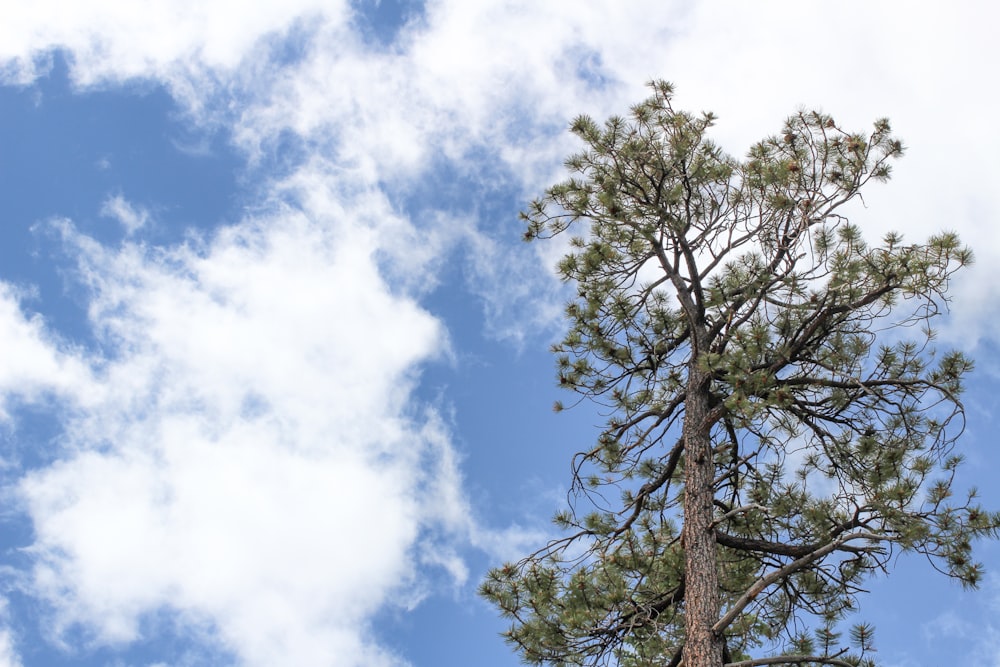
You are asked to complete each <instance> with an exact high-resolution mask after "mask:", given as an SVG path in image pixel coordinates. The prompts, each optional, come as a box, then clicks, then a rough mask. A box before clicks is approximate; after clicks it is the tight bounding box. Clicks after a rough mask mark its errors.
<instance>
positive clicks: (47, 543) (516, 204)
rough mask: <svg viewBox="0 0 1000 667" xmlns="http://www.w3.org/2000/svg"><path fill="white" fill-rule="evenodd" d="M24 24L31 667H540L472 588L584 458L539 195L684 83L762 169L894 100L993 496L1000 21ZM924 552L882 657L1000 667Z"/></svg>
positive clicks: (949, 17)
mask: <svg viewBox="0 0 1000 667" xmlns="http://www.w3.org/2000/svg"><path fill="white" fill-rule="evenodd" d="M16 5H17V6H16V7H13V8H5V10H4V14H5V16H4V21H3V23H2V24H0V121H2V122H0V234H2V235H3V236H2V239H0V483H2V490H3V500H4V503H3V505H2V507H3V511H2V512H0V667H9V666H16V665H21V666H24V667H35V666H41V665H45V666H49V665H53V666H58V665H74V666H76V665H86V666H89V665H101V666H105V665H107V666H114V667H125V666H128V667H133V666H134V667H140V666H141V667H154V666H157V667H159V666H163V665H178V666H191V667H195V666H201V665H239V666H247V667H258V666H264V665H276V664H281V665H302V666H303V667H312V666H314V665H316V666H318V665H324V666H325V665H335V666H337V667H362V666H363V667H388V666H393V667H395V666H400V665H413V666H415V667H449V666H451V665H454V666H459V665H461V666H465V665H470V664H471V665H484V666H490V667H492V666H496V667H509V666H513V665H516V664H518V661H517V659H516V656H514V655H513V654H512V653H510V652H509V650H508V648H507V647H506V646H505V645H504V644H503V642H502V641H501V640H500V639H499V637H498V632H499V631H500V630H502V628H503V623H502V622H501V621H500V620H499V619H498V618H497V617H496V615H495V613H494V611H493V609H492V608H490V607H488V606H487V605H486V604H485V603H484V602H482V601H480V600H479V599H478V598H477V597H476V595H475V588H476V585H477V584H478V582H479V580H480V578H481V577H482V575H483V574H484V572H485V571H486V569H487V568H488V567H489V566H490V565H492V564H496V563H498V562H500V561H502V560H503V559H507V558H514V557H517V556H519V555H521V554H523V553H525V552H526V551H528V550H530V549H531V548H533V547H535V546H538V545H540V544H541V543H542V542H543V541H544V540H545V539H546V537H547V536H548V535H549V534H550V531H551V528H550V524H549V521H548V519H549V517H550V516H551V514H552V512H553V511H554V510H556V509H557V508H559V507H560V506H561V505H562V504H563V503H564V502H565V493H566V488H567V484H568V482H569V471H570V464H569V462H570V457H571V455H572V453H573V452H575V451H577V450H578V449H581V448H583V447H586V446H588V445H589V444H590V442H591V440H592V439H593V438H594V437H595V435H596V432H597V425H598V424H599V423H600V420H601V418H600V416H599V415H598V414H597V413H596V412H595V411H594V410H593V409H592V408H590V407H588V406H586V405H584V406H580V407H579V408H577V409H574V410H571V411H568V412H565V413H562V414H559V415H556V414H554V413H553V412H552V411H551V405H552V403H553V401H555V400H556V399H560V398H565V397H563V396H560V395H559V392H558V391H557V388H556V387H555V383H554V381H553V378H554V372H553V360H552V359H551V358H550V355H549V354H548V352H547V348H548V345H549V344H550V343H551V342H552V340H553V339H554V338H555V337H556V336H558V333H559V330H560V309H561V302H562V299H563V293H562V288H561V286H560V285H559V284H558V282H557V281H555V280H554V279H553V276H552V273H551V270H550V269H551V266H552V263H553V262H554V260H555V259H556V258H557V257H558V255H559V248H558V246H556V245H552V246H548V247H547V246H544V245H539V244H535V245H531V246H528V245H524V244H522V243H520V241H519V238H520V234H521V230H520V228H519V225H518V222H517V213H518V211H519V210H520V208H521V207H523V206H524V204H525V202H526V201H528V200H529V199H530V198H532V197H533V196H535V195H537V194H538V193H540V192H541V191H542V190H543V189H544V188H545V187H546V186H547V185H549V184H550V183H552V182H554V181H555V180H557V179H558V178H559V177H560V175H561V163H562V159H563V157H564V156H565V155H566V154H567V153H568V152H570V151H572V150H573V149H574V146H575V144H574V142H573V139H572V137H571V136H570V135H569V134H568V133H567V132H566V127H567V125H568V123H569V121H570V119H571V118H572V117H574V116H575V115H577V114H578V113H581V112H585V113H590V114H592V115H594V116H595V117H599V118H601V117H605V116H607V115H609V114H611V113H617V112H621V111H623V110H624V109H626V108H627V107H628V106H629V105H630V104H632V103H634V102H636V101H638V100H640V99H642V98H643V97H644V96H645V90H644V87H643V86H644V83H645V82H646V81H647V80H649V79H651V78H666V79H669V80H672V81H673V82H674V83H675V84H676V85H677V89H678V95H677V102H678V105H679V106H680V107H682V108H688V109H692V110H702V109H706V110H709V109H710V110H713V111H715V112H716V113H717V114H718V115H719V117H720V120H719V122H718V125H717V127H716V128H715V130H716V131H715V135H714V136H715V138H716V139H717V140H718V141H719V142H720V143H721V144H722V145H723V146H724V147H725V148H726V149H727V150H728V151H730V152H731V153H734V154H737V155H740V154H742V153H743V152H744V151H745V150H746V148H747V147H748V146H749V145H750V144H751V143H752V142H753V141H754V140H756V139H758V138H760V137H763V136H765V135H766V134H769V133H771V132H775V131H777V130H778V129H779V128H780V126H781V122H782V120H783V119H784V117H785V116H786V115H788V114H790V113H792V112H794V111H795V110H796V109H798V108H799V107H800V106H803V105H805V106H815V107H821V108H823V109H824V110H825V111H827V112H829V113H831V114H833V115H834V116H835V117H836V118H838V120H839V121H840V122H842V123H843V124H844V125H847V126H851V127H856V128H858V129H863V128H866V127H868V126H870V123H871V121H873V120H874V119H875V118H877V117H880V116H888V117H890V118H891V119H892V121H893V124H894V128H895V129H896V131H897V132H898V134H899V135H900V136H901V137H903V139H904V140H905V143H906V145H907V147H908V152H907V155H906V157H904V159H903V160H901V161H900V162H899V164H898V167H897V169H896V172H895V175H894V179H893V181H892V182H890V184H889V185H886V186H878V187H877V188H876V189H875V190H871V191H870V192H869V193H867V194H866V200H865V202H864V205H863V206H862V205H859V206H856V207H855V208H854V209H853V210H852V211H850V214H851V217H852V219H854V220H855V221H857V222H859V223H860V224H862V226H863V228H864V229H865V232H866V234H870V235H871V236H872V237H877V236H880V235H881V234H882V233H883V232H884V231H886V230H889V229H898V230H900V231H902V232H903V233H904V234H905V235H906V237H907V238H908V239H912V240H915V241H916V240H919V239H921V238H922V237H925V236H927V235H929V234H930V233H933V232H934V231H937V230H939V229H942V228H944V229H954V230H957V231H958V232H959V233H960V234H961V235H962V237H963V238H964V239H965V240H966V241H967V242H968V243H969V244H971V245H972V247H973V248H974V250H975V252H976V255H977V259H978V261H977V263H976V264H975V266H974V267H972V268H971V269H969V270H968V271H966V272H965V275H963V276H961V277H960V279H959V280H958V281H957V283H956V284H955V286H954V291H953V294H954V299H953V302H952V304H951V313H950V315H949V317H948V319H947V320H946V321H945V322H943V323H942V326H941V330H940V336H939V341H940V343H941V344H942V345H947V346H958V347H961V348H962V349H964V350H966V351H968V352H969V353H970V354H971V355H972V356H974V357H975V358H976V360H977V370H976V372H975V375H974V377H973V378H972V380H971V381H970V383H969V387H968V393H967V395H966V406H967V411H968V417H969V423H968V428H967V432H966V435H965V436H964V438H963V439H962V441H961V447H962V449H963V452H964V453H965V454H966V455H967V459H968V463H967V464H966V466H965V467H964V468H963V470H962V477H961V485H962V486H969V485H978V486H979V488H980V490H981V491H982V495H983V498H984V500H985V502H986V504H988V505H990V506H992V507H994V508H1000V489H998V487H997V485H996V483H995V481H994V473H995V471H996V470H998V467H1000V453H998V451H997V447H996V444H995V436H994V434H995V433H996V431H997V429H998V427H1000V419H998V417H997V387H1000V347H998V344H1000V336H998V335H997V333H996V331H997V328H998V327H997V322H998V321H1000V287H998V286H1000V223H998V221H1000V204H998V202H997V200H996V197H995V195H994V192H995V184H996V183H997V182H998V181H1000V166H998V165H997V163H996V160H995V156H996V155H997V154H998V153H1000V139H998V138H997V137H996V136H995V135H996V133H995V132H993V131H992V121H993V115H994V110H995V109H996V108H997V106H998V103H1000V99H998V93H997V91H996V88H995V86H993V85H992V79H991V73H992V64H993V63H995V62H998V61H1000V46H998V44H997V41H996V39H995V37H994V35H993V30H994V28H993V26H995V25H996V19H997V18H998V17H997V16H996V15H995V13H996V10H992V9H989V8H987V7H986V6H985V4H984V3H975V2H968V3H957V4H954V5H952V6H950V7H949V8H948V9H947V10H945V9H943V8H941V9H937V8H930V7H928V8H911V9H910V10H909V14H907V15H906V16H901V15H897V13H896V12H897V11H898V10H897V6H898V5H897V4H896V3H893V2H867V3H860V2H857V3H854V2H848V3H844V4H843V5H842V6H841V7H839V8H838V10H837V12H836V13H835V14H834V13H830V12H828V11H824V9H823V7H822V6H820V5H819V4H818V3H817V4H816V5H815V6H813V5H811V4H810V5H806V6H803V3H796V2H778V1H775V2H767V3H742V2H737V1H736V0H728V1H723V2H711V3H709V2H704V3H697V2H683V1H680V0H676V1H667V2H664V1H663V0H657V1H655V2H654V1H652V0H650V1H649V2H646V1H645V0H636V1H635V2H631V3H628V4H627V5H623V4H622V3H620V2H610V1H609V2H592V3H570V2H565V3H563V2H549V3H527V2H510V1H503V2H502V1H500V0H478V1H477V2H467V1H466V0H436V1H434V2H427V3H419V2H404V1H396V2H390V1H388V0H383V1H382V2H381V3H379V2H374V1H373V0H357V1H355V2H347V1H346V0H343V1H339V2H338V1H336V0H284V1H282V2H276V1H270V0H253V1H247V2H240V3H234V2H227V1H224V0H217V1H208V2H205V1H202V2H187V1H182V0H150V1H149V2H146V3H131V2H126V1H124V0H123V1H120V2H116V1H114V0H91V1H90V2H87V3H79V2H74V1H72V0H34V1H33V2H30V3H16ZM979 555H980V558H981V559H982V560H983V561H984V562H985V563H986V565H987V568H988V571H989V572H990V574H989V575H988V576H987V579H986V581H985V583H984V585H983V587H982V589H981V590H980V591H978V592H975V593H970V592H965V591H962V590H961V589H960V588H959V587H958V586H957V585H955V584H953V583H952V582H949V581H947V580H945V579H944V578H943V577H941V576H939V575H937V574H936V573H935V572H934V571H933V570H932V568H931V567H930V566H929V565H928V564H927V563H926V562H924V561H922V560H920V559H919V558H916V557H913V558H905V557H904V558H901V559H900V560H899V561H898V562H897V563H896V567H895V569H894V571H893V574H892V576H891V577H889V578H887V579H879V580H875V581H873V582H872V584H871V589H872V595H871V596H869V597H868V598H866V599H865V600H864V607H863V609H864V615H863V617H864V618H865V619H868V620H872V621H874V622H875V624H876V628H877V635H876V637H877V641H878V646H879V655H880V657H881V658H882V660H884V662H885V664H886V665H887V666H889V667H931V666H933V665H939V664H973V665H1000V659H998V658H997V656H998V655H1000V622H997V621H995V620H993V619H995V618H998V617H1000V548H998V546H997V545H992V544H984V545H981V548H980V550H979Z"/></svg>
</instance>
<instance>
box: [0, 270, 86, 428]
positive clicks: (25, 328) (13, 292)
mask: <svg viewBox="0 0 1000 667" xmlns="http://www.w3.org/2000/svg"><path fill="white" fill-rule="evenodd" d="M28 296H30V293H26V292H25V291H24V290H18V289H17V288H15V287H14V286H12V285H10V284H8V283H3V282H0V349H2V350H3V351H4V361H3V363H2V364H0V421H7V420H9V419H10V414H9V410H10V402H11V401H24V402H28V403H33V402H37V401H41V400H45V399H46V398H54V397H57V396H59V395H65V394H66V393H75V392H77V391H80V390H81V389H83V390H84V391H85V392H86V393H88V394H89V393H91V389H92V387H91V379H90V372H89V369H88V367H87V366H86V365H85V364H84V363H82V362H81V361H80V360H79V359H78V358H77V357H76V356H75V352H74V351H73V349H72V348H69V347H68V346H66V345H65V343H63V342H61V341H59V340H57V339H56V338H55V337H54V336H52V335H51V334H50V333H49V332H48V331H47V330H46V328H45V324H44V321H43V319H42V318H41V316H39V315H30V314H28V313H26V312H25V311H24V309H23V308H22V302H23V301H24V300H25V298H27V297H28Z"/></svg>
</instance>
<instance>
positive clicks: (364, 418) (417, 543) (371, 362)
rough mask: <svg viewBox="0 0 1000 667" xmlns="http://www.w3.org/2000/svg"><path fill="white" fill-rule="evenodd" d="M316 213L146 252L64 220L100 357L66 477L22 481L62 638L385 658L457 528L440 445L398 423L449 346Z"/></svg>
mask: <svg viewBox="0 0 1000 667" xmlns="http://www.w3.org/2000/svg"><path fill="white" fill-rule="evenodd" d="M314 214H315V215H316V216H317V217H308V216H307V215H306V214H305V213H302V212H300V211H295V210H289V209H285V210H280V211H278V212H276V213H275V214H274V215H273V216H271V217H269V218H266V219H259V220H251V221H247V222H246V223H244V224H242V225H240V226H237V227H231V228H227V229H223V230H220V231H219V232H218V234H217V236H216V237H215V238H212V239H210V240H205V241H203V242H201V243H198V242H194V241H193V242H191V243H190V244H189V245H186V246H181V247H175V248H169V249H159V250H147V249H145V248H144V247H142V246H139V245H136V244H131V243H126V244H124V245H123V246H122V247H121V248H119V249H112V248H108V247H104V246H102V245H100V244H98V243H96V242H95V241H93V240H92V239H89V238H87V237H85V236H82V235H80V234H78V233H77V232H76V231H75V230H74V229H73V228H72V226H71V225H69V223H66V222H62V223H57V224H58V226H59V227H60V229H61V232H62V234H63V237H64V240H65V242H66V244H67V245H68V246H69V247H71V248H72V249H73V252H75V253H76V254H77V256H78V257H79V260H80V266H79V274H80V276H81V277H82V278H83V279H84V280H85V281H86V282H87V283H88V285H89V288H90V289H91V291H92V300H91V308H90V317H91V319H92V322H93V324H94V326H95V328H96V329H97V332H98V335H99V338H100V340H101V342H102V344H103V345H104V346H105V347H106V349H107V351H108V354H109V356H108V358H107V359H105V360H90V362H91V364H92V365H94V366H97V367H100V371H99V379H98V380H97V382H98V383H99V385H100V389H101V392H102V395H103V399H102V400H100V401H99V402H94V401H93V400H92V401H91V402H92V404H91V405H90V406H89V407H88V409H86V410H80V411H78V412H75V413H74V415H75V416H73V417H71V418H70V419H68V420H67V423H66V424H65V439H66V442H65V445H66V453H65V455H64V456H63V458H62V459H61V460H60V461H59V462H57V463H56V464H54V465H52V466H49V467H45V468H42V469H40V470H37V471H34V472H32V473H30V474H28V475H27V476H26V477H25V478H24V479H23V481H22V482H21V484H20V494H21V497H22V499H23V501H24V503H25V505H26V508H27V511H28V513H29V515H30V517H31V519H32V521H33V524H34V528H35V533H36V539H35V543H34V545H33V546H32V547H31V550H30V551H31V553H32V554H33V556H34V558H35V559H36V562H37V565H36V567H35V570H34V575H33V576H34V579H33V581H34V584H33V585H34V589H35V591H36V593H37V594H38V595H39V596H41V597H42V598H44V599H46V600H48V601H49V602H50V603H51V604H52V605H53V607H54V608H55V610H56V623H57V627H61V628H66V627H69V626H72V625H81V626H82V627H84V628H85V629H87V630H88V631H90V632H91V633H92V634H93V635H94V638H95V640H96V641H99V642H107V643H118V642H128V641H131V640H134V639H136V638H137V637H138V636H139V634H140V627H141V621H142V618H143V617H144V615H146V614H149V613H153V612H157V611H158V610H161V609H163V608H166V609H168V610H173V611H175V612H177V613H178V614H180V615H181V616H183V617H190V618H204V619H207V620H208V621H210V622H211V623H212V624H213V625H214V627H216V628H217V629H218V631H217V639H218V641H220V642H221V643H222V645H223V647H224V648H227V649H228V650H230V651H232V652H233V653H235V654H236V655H238V656H239V658H240V660H241V664H246V665H273V664H297V665H330V664H337V665H355V664H357V665H380V664H385V665H389V664H397V663H399V660H398V659H396V658H393V657H392V656H390V655H389V654H387V653H385V651H384V650H383V649H381V648H379V647H378V646H376V645H375V644H374V643H373V642H372V640H371V639H370V638H368V637H367V634H366V630H365V628H366V624H367V622H368V619H369V618H370V616H371V614H373V613H374V612H375V611H377V610H378V609H379V608H381V607H382V606H384V605H387V604H389V605H391V604H393V599H395V597H396V596H401V597H404V598H405V597H406V596H407V595H408V594H407V593H406V592H405V591H406V589H407V588H409V587H410V585H411V584H412V583H418V581H419V577H420V572H418V571H417V569H416V567H415V566H416V560H415V558H416V555H417V554H419V553H431V552H434V551H440V552H442V553H443V552H444V550H445V549H446V548H447V547H446V546H442V547H440V548H438V547H434V546H433V543H430V542H428V541H427V540H429V539H434V540H440V539H447V535H448V534H449V533H450V532H454V531H459V532H462V531H465V530H466V529H467V524H468V515H467V510H466V505H465V503H464V500H463V497H462V494H461V491H460V478H459V475H458V471H457V467H456V465H455V462H454V458H453V454H452V453H451V451H450V443H449V442H448V436H447V432H446V431H445V430H444V429H443V427H442V426H441V425H440V423H439V421H438V420H437V419H436V418H435V417H434V415H433V413H426V412H425V413H422V414H412V411H411V409H410V408H409V401H410V391H411V390H412V387H413V384H414V382H415V379H416V375H415V372H416V368H417V366H418V365H419V364H421V363H424V362H426V361H428V360H431V359H433V358H435V357H436V356H438V355H439V354H440V353H441V352H442V351H443V348H442V344H443V341H444V340H445V339H444V338H443V335H442V334H443V332H442V330H441V328H440V325H439V323H438V322H437V321H436V320H434V319H433V318H432V317H431V316H430V315H428V314H427V313H425V312H424V311H422V310H421V309H420V308H419V307H418V306H416V305H415V304H414V303H413V302H412V300H410V299H409V298H407V297H406V296H403V295H399V294H395V293H393V291H392V290H390V289H389V287H388V286H387V285H386V284H385V282H384V281H383V280H382V279H381V278H380V277H379V275H378V271H377V266H376V260H375V257H374V253H375V251H376V250H377V248H378V244H377V236H376V235H375V233H374V232H373V231H372V230H371V229H370V228H366V227H365V226H364V225H363V224H359V221H358V220H350V219H347V218H348V217H349V216H351V215H352V213H350V212H344V211H341V212H340V216H329V217H324V216H323V215H322V213H320V212H315V211H314ZM31 333H32V334H34V335H35V338H36V339H40V337H41V332H40V330H37V329H36V330H33V331H32V332H31ZM38 345H39V346H40V347H42V349H44V344H43V343H42V342H38ZM53 356H54V353H52V352H50V353H49V357H53ZM78 363H81V364H82V363H83V362H82V361H81V362H78ZM53 376H54V377H58V374H57V373H53ZM77 388H78V389H79V390H80V391H81V392H82V391H84V390H85V389H86V388H85V387H84V385H83V384H78V385H77ZM86 390H87V391H89V389H86ZM435 536H437V537H435ZM438 564H439V565H444V566H445V567H446V568H449V569H450V570H451V571H452V572H453V573H454V574H455V575H457V576H464V573H463V572H462V569H461V568H462V566H461V564H460V563H457V562H456V561H454V559H450V560H448V559H445V560H442V562H440V563H438ZM348 656H350V657H348Z"/></svg>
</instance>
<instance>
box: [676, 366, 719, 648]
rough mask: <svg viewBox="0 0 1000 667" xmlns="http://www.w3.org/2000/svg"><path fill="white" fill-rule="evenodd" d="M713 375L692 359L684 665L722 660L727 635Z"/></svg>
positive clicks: (687, 437) (686, 490) (687, 429)
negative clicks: (716, 512) (716, 521)
mask: <svg viewBox="0 0 1000 667" xmlns="http://www.w3.org/2000/svg"><path fill="white" fill-rule="evenodd" d="M693 356H694V355H693ZM709 380H710V376H709V374H708V373H706V372H705V371H704V370H701V369H699V368H698V362H697V359H694V360H692V363H691V366H690V368H689V375H688V383H687V384H688V386H687V396H688V399H687V405H686V407H685V410H686V412H685V415H684V527H683V529H682V538H683V543H684V558H685V574H684V577H685V600H684V607H685V624H686V627H685V634H686V638H685V641H684V662H683V664H684V667H722V664H723V660H722V637H721V635H719V634H717V633H716V632H715V631H714V630H713V626H714V625H715V624H716V623H717V622H718V620H719V573H718V569H717V566H716V537H715V528H714V526H713V524H712V519H713V504H712V500H713V498H714V495H715V494H714V485H713V483H714V478H715V465H714V461H713V458H712V442H711V439H710V434H711V427H710V424H709V419H708V412H709V408H710V403H709V399H710V396H709Z"/></svg>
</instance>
